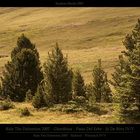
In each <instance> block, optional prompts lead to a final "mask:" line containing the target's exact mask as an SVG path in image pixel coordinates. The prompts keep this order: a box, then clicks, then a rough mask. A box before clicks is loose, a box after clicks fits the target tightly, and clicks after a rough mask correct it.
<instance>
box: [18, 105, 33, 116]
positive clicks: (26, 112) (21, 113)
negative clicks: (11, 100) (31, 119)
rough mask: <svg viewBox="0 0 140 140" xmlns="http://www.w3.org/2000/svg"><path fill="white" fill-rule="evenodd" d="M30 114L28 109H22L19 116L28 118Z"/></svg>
mask: <svg viewBox="0 0 140 140" xmlns="http://www.w3.org/2000/svg"><path fill="white" fill-rule="evenodd" d="M30 115H31V113H30V111H29V109H28V108H27V107H25V108H23V109H21V110H20V116H21V117H23V116H30Z"/></svg>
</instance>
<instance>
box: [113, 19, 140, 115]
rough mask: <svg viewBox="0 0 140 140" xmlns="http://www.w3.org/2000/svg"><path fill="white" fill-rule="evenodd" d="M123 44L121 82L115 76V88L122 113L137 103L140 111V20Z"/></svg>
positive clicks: (119, 75) (119, 76)
mask: <svg viewBox="0 0 140 140" xmlns="http://www.w3.org/2000/svg"><path fill="white" fill-rule="evenodd" d="M123 45H124V47H125V51H123V52H122V54H123V57H124V61H123V71H122V72H121V73H120V74H119V72H118V71H117V70H116V71H115V73H117V74H118V78H120V84H118V85H117V82H119V81H118V80H116V79H117V78H114V81H115V80H116V81H115V84H116V86H115V89H117V92H118V93H119V94H120V107H121V111H122V113H124V112H125V110H126V108H129V107H131V106H133V105H136V106H137V107H138V109H139V111H140V90H139V87H140V20H138V23H137V24H136V26H135V28H134V29H133V31H132V33H131V34H129V35H127V36H126V38H125V40H124V42H123Z"/></svg>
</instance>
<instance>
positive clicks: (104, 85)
mask: <svg viewBox="0 0 140 140" xmlns="http://www.w3.org/2000/svg"><path fill="white" fill-rule="evenodd" d="M92 76H93V92H94V94H95V97H96V102H111V100H112V99H111V98H112V94H111V90H110V87H109V84H108V79H107V74H106V73H105V71H104V70H103V68H102V66H101V59H99V60H98V65H95V66H94V69H93V73H92Z"/></svg>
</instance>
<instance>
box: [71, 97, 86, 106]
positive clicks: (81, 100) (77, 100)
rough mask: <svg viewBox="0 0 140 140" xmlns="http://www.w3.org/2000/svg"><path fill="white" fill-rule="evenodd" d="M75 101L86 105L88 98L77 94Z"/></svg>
mask: <svg viewBox="0 0 140 140" xmlns="http://www.w3.org/2000/svg"><path fill="white" fill-rule="evenodd" d="M73 101H75V102H76V103H77V104H79V105H84V104H85V103H86V98H85V97H84V96H76V97H75V98H74V99H73Z"/></svg>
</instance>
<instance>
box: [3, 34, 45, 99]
mask: <svg viewBox="0 0 140 140" xmlns="http://www.w3.org/2000/svg"><path fill="white" fill-rule="evenodd" d="M42 78H43V74H42V72H41V67H40V61H39V54H38V52H37V50H36V49H35V45H34V44H32V43H31V42H30V40H29V39H28V38H26V37H25V36H24V35H21V37H19V38H18V41H17V47H15V48H14V49H13V51H12V52H11V61H9V62H8V63H7V64H6V65H5V70H4V72H3V77H2V78H1V79H2V95H3V97H5V98H7V97H9V98H10V99H11V100H13V101H24V100H25V96H26V92H27V91H28V90H29V89H30V90H31V92H32V95H34V93H35V92H36V90H37V86H38V84H39V83H40V81H41V80H42Z"/></svg>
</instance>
